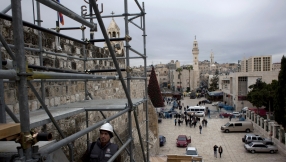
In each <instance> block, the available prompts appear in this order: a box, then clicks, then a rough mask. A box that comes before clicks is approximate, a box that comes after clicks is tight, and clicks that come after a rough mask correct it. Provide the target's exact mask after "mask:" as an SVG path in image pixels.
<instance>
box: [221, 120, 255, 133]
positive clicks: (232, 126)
mask: <svg viewBox="0 0 286 162" xmlns="http://www.w3.org/2000/svg"><path fill="white" fill-rule="evenodd" d="M253 130H254V129H253V123H252V122H251V121H233V122H231V121H230V122H228V123H226V124H225V125H223V126H221V131H223V132H226V133H228V132H234V131H235V132H237V131H246V132H247V133H249V132H250V131H253Z"/></svg>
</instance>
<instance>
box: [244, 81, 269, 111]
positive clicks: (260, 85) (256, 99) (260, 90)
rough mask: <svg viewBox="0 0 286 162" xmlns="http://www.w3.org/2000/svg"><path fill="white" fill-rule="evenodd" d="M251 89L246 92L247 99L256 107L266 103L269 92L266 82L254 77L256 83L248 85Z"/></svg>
mask: <svg viewBox="0 0 286 162" xmlns="http://www.w3.org/2000/svg"><path fill="white" fill-rule="evenodd" d="M248 88H249V89H252V90H251V91H250V92H249V93H248V94H247V100H248V101H249V102H251V103H252V105H254V106H255V107H257V108H260V107H262V106H267V105H268V98H269V92H268V90H267V84H266V83H265V82H262V81H261V78H258V79H256V83H255V84H253V85H250V86H249V87H248Z"/></svg>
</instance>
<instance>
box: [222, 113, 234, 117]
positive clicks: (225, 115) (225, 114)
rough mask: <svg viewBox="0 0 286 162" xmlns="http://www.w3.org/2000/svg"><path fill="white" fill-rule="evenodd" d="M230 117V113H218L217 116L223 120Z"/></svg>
mask: <svg viewBox="0 0 286 162" xmlns="http://www.w3.org/2000/svg"><path fill="white" fill-rule="evenodd" d="M231 115H232V114H231V113H220V114H219V116H220V117H224V118H228V117H229V116H231Z"/></svg>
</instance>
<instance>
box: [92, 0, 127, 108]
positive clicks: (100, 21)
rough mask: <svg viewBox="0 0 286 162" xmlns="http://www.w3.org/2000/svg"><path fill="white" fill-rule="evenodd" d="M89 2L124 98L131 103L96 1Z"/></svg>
mask: <svg viewBox="0 0 286 162" xmlns="http://www.w3.org/2000/svg"><path fill="white" fill-rule="evenodd" d="M89 3H90V4H91V5H92V8H93V10H94V12H95V15H96V17H97V21H98V23H99V26H100V29H101V31H102V35H103V36H104V39H105V40H106V45H107V47H108V50H109V52H110V55H111V57H112V60H113V63H114V66H115V67H116V69H117V73H118V76H119V79H120V81H121V84H122V87H123V89H124V92H125V95H126V98H127V99H128V103H129V105H132V100H131V97H130V93H129V91H128V90H127V87H126V84H125V81H124V79H123V75H122V73H121V71H120V67H119V65H118V62H117V60H116V59H117V58H116V56H115V53H114V50H113V48H112V45H111V43H110V41H109V37H108V35H107V32H106V29H105V26H104V24H103V21H102V18H101V17H100V13H99V11H98V8H97V5H96V2H95V1H94V0H90V2H89Z"/></svg>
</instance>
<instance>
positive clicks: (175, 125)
mask: <svg viewBox="0 0 286 162" xmlns="http://www.w3.org/2000/svg"><path fill="white" fill-rule="evenodd" d="M176 125H177V118H176V119H175V126H176Z"/></svg>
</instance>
